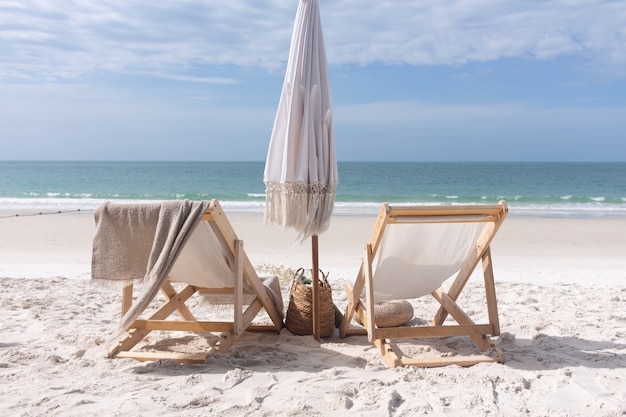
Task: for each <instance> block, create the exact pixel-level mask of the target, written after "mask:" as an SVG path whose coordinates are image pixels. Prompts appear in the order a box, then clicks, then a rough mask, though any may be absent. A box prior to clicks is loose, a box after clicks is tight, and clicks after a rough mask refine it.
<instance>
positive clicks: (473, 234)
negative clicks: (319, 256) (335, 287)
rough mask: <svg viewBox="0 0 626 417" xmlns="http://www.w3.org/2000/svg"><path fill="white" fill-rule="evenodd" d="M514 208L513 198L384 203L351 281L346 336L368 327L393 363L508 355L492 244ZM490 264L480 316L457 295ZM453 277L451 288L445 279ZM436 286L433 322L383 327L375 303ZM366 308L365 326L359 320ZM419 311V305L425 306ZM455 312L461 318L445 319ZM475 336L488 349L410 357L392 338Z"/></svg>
mask: <svg viewBox="0 0 626 417" xmlns="http://www.w3.org/2000/svg"><path fill="white" fill-rule="evenodd" d="M507 213H508V209H507V206H506V203H505V202H500V203H499V204H495V205H467V206H390V205H388V204H386V203H385V204H383V206H382V207H381V210H380V213H379V215H378V218H377V221H376V225H375V228H374V231H373V233H372V237H371V239H370V241H369V242H368V243H367V244H366V247H365V255H364V259H363V262H362V265H361V268H360V270H359V273H358V275H357V278H356V281H355V283H354V285H352V286H351V285H350V284H348V283H346V292H347V295H348V304H347V307H346V312H345V315H344V318H343V321H342V323H341V326H340V334H341V336H342V337H345V336H348V335H353V334H367V336H368V339H369V340H370V341H371V342H374V343H375V344H376V346H377V347H378V348H379V350H380V351H381V354H382V355H383V356H384V357H385V359H386V360H387V362H388V364H389V365H390V366H392V367H393V366H398V365H415V366H423V367H433V366H444V365H448V364H459V365H472V364H475V363H478V362H483V361H494V360H498V361H503V360H504V357H503V355H502V353H501V352H500V351H499V350H498V349H496V348H495V347H494V346H493V343H492V342H491V341H490V339H489V336H496V335H499V333H500V328H499V321H498V310H497V302H496V294H495V284H494V277H493V267H492V262H491V250H490V244H491V241H492V240H493V238H494V236H495V234H496V232H497V231H498V229H499V227H500V225H501V224H502V222H503V221H504V219H505V217H506V215H507ZM481 261H482V264H483V276H484V284H485V297H486V303H485V305H486V308H487V314H486V316H487V318H488V322H487V323H485V324H477V323H475V321H474V320H473V319H472V318H471V317H470V315H469V314H467V313H466V312H464V311H463V310H462V309H461V307H460V306H459V305H458V304H457V300H458V298H459V296H460V294H461V292H462V290H463V289H464V287H465V285H466V283H467V281H468V280H469V278H470V276H471V274H472V272H473V271H474V270H475V268H476V266H477V265H478V263H479V262H481ZM449 279H453V281H452V284H451V285H450V287H449V289H448V290H447V292H446V291H444V290H443V289H442V284H443V283H444V282H446V281H448V280H449ZM428 294H431V295H432V296H433V297H434V299H435V300H436V301H437V302H438V303H439V309H438V311H437V312H436V314H435V316H434V318H433V320H432V322H431V323H430V325H427V326H399V327H391V328H390V327H384V328H383V327H382V326H378V325H377V324H376V319H375V316H374V314H373V312H374V310H375V308H374V306H375V303H378V302H384V301H385V300H398V299H405V300H408V299H416V298H419V297H423V296H426V295H428ZM355 314H356V315H358V317H359V319H360V321H361V323H363V327H355V326H354V325H353V324H352V319H353V317H354V315H355ZM418 314H419V312H418ZM448 316H450V317H451V318H453V319H454V321H455V322H456V324H449V323H447V322H446V323H444V322H445V320H446V318H447V317H448ZM463 335H465V336H468V337H470V338H471V339H472V340H473V341H474V343H475V344H476V345H477V346H478V347H479V348H480V349H481V350H482V351H484V352H493V353H494V354H495V356H496V358H495V359H493V358H492V357H490V356H486V355H471V356H447V357H429V358H408V357H406V356H404V354H403V353H402V351H401V350H400V349H399V348H398V347H397V345H396V344H394V343H392V339H411V338H433V337H449V336H463Z"/></svg>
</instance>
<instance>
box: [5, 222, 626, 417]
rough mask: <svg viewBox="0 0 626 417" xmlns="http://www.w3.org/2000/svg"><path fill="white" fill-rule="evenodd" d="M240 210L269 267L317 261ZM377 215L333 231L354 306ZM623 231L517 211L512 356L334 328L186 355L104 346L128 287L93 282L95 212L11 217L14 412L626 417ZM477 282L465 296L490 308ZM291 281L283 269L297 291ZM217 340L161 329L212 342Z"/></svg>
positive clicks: (511, 238) (501, 275)
mask: <svg viewBox="0 0 626 417" xmlns="http://www.w3.org/2000/svg"><path fill="white" fill-rule="evenodd" d="M228 216H229V219H230V220H231V223H232V224H233V226H234V228H235V230H236V231H237V233H238V235H239V237H240V238H241V239H243V241H244V245H245V249H246V252H247V253H248V255H249V257H250V259H251V261H252V262H253V264H255V265H256V266H257V267H258V268H259V269H261V270H269V269H272V268H280V270H281V271H285V270H288V269H289V268H292V269H294V268H298V267H300V266H304V267H309V266H310V246H309V243H308V242H306V243H304V244H302V245H300V244H297V243H295V234H294V233H293V232H289V231H284V230H282V229H280V228H277V227H274V226H272V227H268V226H264V225H263V222H262V217H261V215H255V214H240V213H234V214H231V213H228ZM373 222H374V217H366V216H363V217H351V216H335V217H334V218H333V221H332V224H331V228H330V230H329V231H328V232H326V233H324V234H323V235H322V236H320V266H321V268H322V269H323V270H324V271H327V272H329V274H330V276H329V278H330V282H331V284H332V286H333V299H334V301H335V303H336V304H337V305H338V306H339V307H341V308H342V307H344V306H345V303H346V298H345V295H344V293H343V289H342V288H343V282H344V281H353V279H354V276H355V274H356V271H357V269H358V267H359V263H360V260H361V258H362V251H363V245H364V243H365V241H366V240H367V239H368V237H369V235H370V234H371V231H372V227H373ZM624 231H626V219H562V218H558V219H543V218H526V217H515V216H514V215H511V216H510V217H509V218H508V219H507V220H506V221H505V223H504V225H503V227H502V229H501V230H500V232H499V234H498V235H497V237H496V239H495V240H494V242H493V245H492V254H493V258H494V270H495V277H496V282H497V285H496V291H497V295H498V307H499V311H500V324H501V329H502V335H501V336H499V337H497V338H495V343H496V345H497V346H498V347H499V348H500V349H501V350H503V351H504V352H505V355H506V359H507V362H506V363H505V364H479V365H476V366H473V367H469V368H461V367H458V366H449V367H445V368H437V369H417V368H403V367H400V368H395V369H389V368H388V367H387V366H386V364H385V362H384V361H383V360H382V358H381V356H380V355H379V353H378V351H377V350H376V349H375V347H374V346H373V344H370V343H368V342H367V339H366V338H365V337H361V336H353V337H349V338H345V339H341V338H339V337H338V335H337V332H335V334H334V335H333V336H331V337H330V338H327V339H322V341H321V343H319V342H316V341H315V340H314V339H313V338H312V337H310V336H294V335H292V334H291V333H290V332H289V331H288V330H286V329H284V330H283V331H282V332H281V334H280V335H275V334H258V333H254V334H252V333H246V334H244V336H243V337H241V338H240V339H239V340H238V341H237V343H236V344H235V345H234V347H233V348H232V349H231V351H230V352H229V353H217V352H215V353H214V354H212V355H211V357H210V359H209V360H208V362H207V363H206V364H203V365H182V366H181V365H177V364H175V363H173V362H170V361H158V362H137V361H134V360H130V359H116V360H110V359H107V358H106V357H105V355H106V348H107V342H108V337H109V336H110V335H111V333H112V332H113V330H114V329H115V325H116V322H117V320H118V319H119V309H120V299H121V294H120V291H118V290H117V289H114V288H103V287H102V286H98V285H94V284H93V283H92V282H91V281H90V264H91V244H92V239H93V232H94V221H93V216H92V213H90V212H82V213H66V214H52V215H39V216H19V217H6V218H0V236H1V239H0V284H1V286H0V310H1V315H0V317H2V326H1V330H0V338H1V340H0V415H3V416H55V415H59V416H84V415H89V414H92V415H103V416H104V415H106V416H145V415H165V416H169V415H172V416H200V415H202V416H205V415H220V416H239V415H258V416H265V415H267V416H293V415H303V416H317V415H337V416H344V415H345V416H348V415H350V416H353V415H362V416H370V415H371V416H383V415H388V416H409V415H433V416H440V415H441V416H443V415H445V416H467V415H472V416H483V415H484V416H486V415H489V416H517V415H527V416H619V415H625V414H626V256H624V254H625V253H626V233H624ZM478 284H479V283H478V280H477V279H476V280H475V279H474V278H472V280H470V283H469V285H468V288H467V294H466V296H467V297H469V301H470V303H471V302H473V301H475V302H476V303H477V305H480V304H481V303H482V298H481V295H482V293H481V287H480V286H479V285H478ZM288 291H289V288H288V282H284V285H283V298H284V300H285V302H287V294H288ZM416 314H419V311H417V310H416ZM212 342H213V343H214V342H215V339H212V338H210V337H199V336H196V335H187V334H171V335H165V336H164V335H159V334H154V335H150V336H149V338H148V343H152V344H155V345H156V344H158V343H168V344H170V345H174V344H187V345H193V344H197V347H198V349H199V350H202V349H210V348H211V343H212ZM424 343H426V344H427V345H428V349H431V348H432V349H435V350H443V351H446V350H450V349H454V348H456V347H458V346H459V345H461V348H462V347H463V346H462V344H461V343H459V342H458V341H457V340H456V339H455V338H452V339H448V340H444V341H432V342H431V341H427V342H424Z"/></svg>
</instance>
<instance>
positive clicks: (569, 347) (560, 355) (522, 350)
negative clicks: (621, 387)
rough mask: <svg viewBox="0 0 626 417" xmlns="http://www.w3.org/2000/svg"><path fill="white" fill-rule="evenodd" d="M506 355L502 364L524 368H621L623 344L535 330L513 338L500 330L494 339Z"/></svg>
mask: <svg viewBox="0 0 626 417" xmlns="http://www.w3.org/2000/svg"><path fill="white" fill-rule="evenodd" d="M496 345H497V346H498V347H500V348H501V349H502V350H503V351H504V353H505V356H506V358H507V362H506V363H505V365H506V366H509V367H511V368H516V369H525V370H553V369H561V368H566V367H575V366H580V367H585V368H606V369H617V368H620V369H623V368H625V367H626V344H624V343H615V342H610V341H599V340H587V339H582V338H580V337H576V336H550V335H547V334H543V333H539V334H537V335H536V336H535V337H533V338H532V339H517V338H515V336H514V335H512V334H510V333H503V334H502V335H500V337H499V338H498V339H497V341H496Z"/></svg>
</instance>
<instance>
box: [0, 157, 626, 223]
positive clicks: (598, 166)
mask: <svg viewBox="0 0 626 417" xmlns="http://www.w3.org/2000/svg"><path fill="white" fill-rule="evenodd" d="M264 164H265V163H264V162H126V161H124V162H105V161H99V162H93V161H0V211H2V213H4V215H7V213H8V215H15V214H21V215H26V214H35V213H43V212H59V211H61V212H69V211H89V210H93V209H94V208H95V207H96V206H97V205H99V204H100V203H102V202H103V201H106V200H115V201H124V202H130V201H137V202H140V201H142V202H145V201H156V200H170V199H191V200H204V199H211V198H218V199H219V200H220V202H221V203H222V205H223V206H224V208H225V210H228V211H239V212H258V213H262V212H263V210H264V205H265V194H264V193H265V185H264V184H263V169H264ZM499 200H506V201H507V202H508V204H509V209H510V215H512V216H535V217H554V216H561V217H563V216H564V217H626V162H340V163H339V186H338V188H337V197H336V203H335V212H334V213H335V214H336V215H369V214H371V215H374V214H376V213H377V212H378V209H379V207H380V203H381V202H385V201H386V202H389V203H395V204H409V203H410V204H475V203H496V202H498V201H499Z"/></svg>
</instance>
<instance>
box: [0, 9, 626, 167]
mask: <svg viewBox="0 0 626 417" xmlns="http://www.w3.org/2000/svg"><path fill="white" fill-rule="evenodd" d="M297 6H298V1H297V0H228V1H221V0H220V1H218V0H204V1H202V0H171V1H166V0H163V1H158V2H157V1H148V0H142V1H140V0H107V1H102V0H15V1H13V0H0V160H227V161H228V160H232V161H239V160H252V161H263V160H265V157H266V154H267V147H268V143H269V138H270V135H271V131H272V126H273V123H274V117H275V114H276V108H277V105H278V99H279V96H280V92H281V89H282V84H283V79H284V72H285V68H286V64H287V58H288V54H289V45H290V41H291V32H292V28H293V21H294V17H295V14H296V9H297ZM319 8H320V14H321V20H322V27H323V33H324V42H325V46H326V52H327V56H328V62H329V72H330V80H331V88H332V100H333V124H334V137H335V144H336V150H337V158H338V160H340V161H360V160H365V161H369V160H380V161H457V160H460V161H626V2H625V1H624V0H617V1H611V0H553V1H548V0H546V1H538V0H534V1H531V0H456V1H452V0H440V1H416V0H393V1H389V0H375V1H367V0H319Z"/></svg>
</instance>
